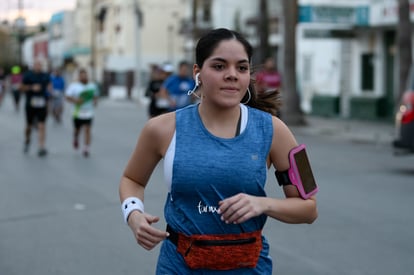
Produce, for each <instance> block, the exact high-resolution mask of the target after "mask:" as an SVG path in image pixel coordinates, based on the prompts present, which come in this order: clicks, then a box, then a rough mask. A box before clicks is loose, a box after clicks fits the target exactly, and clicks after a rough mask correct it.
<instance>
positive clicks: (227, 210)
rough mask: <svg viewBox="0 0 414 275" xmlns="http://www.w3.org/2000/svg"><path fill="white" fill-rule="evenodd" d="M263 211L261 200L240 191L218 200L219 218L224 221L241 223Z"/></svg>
mask: <svg viewBox="0 0 414 275" xmlns="http://www.w3.org/2000/svg"><path fill="white" fill-rule="evenodd" d="M263 212H264V210H263V205H262V200H261V198H260V197H255V196H251V195H247V194H244V193H240V194H237V195H234V196H232V197H229V198H227V199H225V200H222V201H220V202H219V211H218V213H219V214H221V219H222V220H223V221H224V222H226V223H234V224H237V223H243V222H245V221H247V220H248V219H250V218H253V217H256V216H259V215H261V214H262V213H263Z"/></svg>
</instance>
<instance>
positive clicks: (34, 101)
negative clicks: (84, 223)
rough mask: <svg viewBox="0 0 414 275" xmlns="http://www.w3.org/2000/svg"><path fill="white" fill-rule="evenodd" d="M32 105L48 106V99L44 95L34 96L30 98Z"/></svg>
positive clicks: (37, 106) (35, 106) (34, 106)
mask: <svg viewBox="0 0 414 275" xmlns="http://www.w3.org/2000/svg"><path fill="white" fill-rule="evenodd" d="M30 106H31V107H33V108H43V107H45V106H46V100H45V98H44V97H32V98H31V99H30Z"/></svg>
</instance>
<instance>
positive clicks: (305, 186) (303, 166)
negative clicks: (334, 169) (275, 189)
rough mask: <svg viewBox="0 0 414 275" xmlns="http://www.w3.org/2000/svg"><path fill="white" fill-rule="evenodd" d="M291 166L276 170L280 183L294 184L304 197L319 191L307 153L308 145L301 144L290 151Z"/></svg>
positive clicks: (307, 197)
mask: <svg viewBox="0 0 414 275" xmlns="http://www.w3.org/2000/svg"><path fill="white" fill-rule="evenodd" d="M289 163H290V168H289V169H288V170H287V171H282V172H279V171H276V173H275V174H276V178H277V180H278V181H279V185H287V184H290V183H291V184H293V185H294V186H296V188H297V189H298V191H299V194H300V196H301V197H302V198H303V199H305V200H306V199H309V198H310V197H311V196H313V195H315V194H316V193H317V192H318V186H317V185H316V182H315V178H314V177H313V173H312V169H311V166H310V163H309V159H308V156H307V154H306V145H305V144H300V145H299V146H297V147H295V148H293V149H292V150H291V151H290V152H289Z"/></svg>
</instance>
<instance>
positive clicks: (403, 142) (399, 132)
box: [393, 70, 414, 153]
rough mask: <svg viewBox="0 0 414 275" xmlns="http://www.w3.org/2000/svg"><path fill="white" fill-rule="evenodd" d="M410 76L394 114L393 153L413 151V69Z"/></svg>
mask: <svg viewBox="0 0 414 275" xmlns="http://www.w3.org/2000/svg"><path fill="white" fill-rule="evenodd" d="M410 76H411V77H410V79H409V81H408V83H409V84H410V85H408V89H407V90H406V92H405V93H404V94H403V96H402V100H401V104H400V107H399V109H398V111H397V114H396V116H395V129H396V138H395V140H394V141H393V147H394V149H395V153H414V70H411V73H410Z"/></svg>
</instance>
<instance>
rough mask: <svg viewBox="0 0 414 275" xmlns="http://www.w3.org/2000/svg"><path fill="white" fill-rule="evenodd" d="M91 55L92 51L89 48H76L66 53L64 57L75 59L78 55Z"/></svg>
mask: <svg viewBox="0 0 414 275" xmlns="http://www.w3.org/2000/svg"><path fill="white" fill-rule="evenodd" d="M90 53H91V49H90V48H89V47H82V46H75V47H72V48H70V49H69V50H67V51H65V52H64V53H63V57H64V58H70V57H74V56H77V55H88V54H90Z"/></svg>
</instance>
